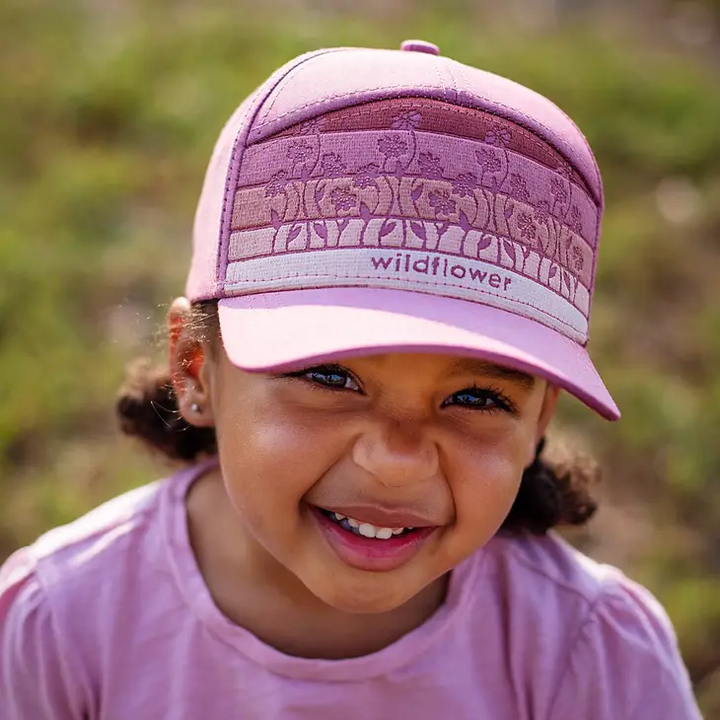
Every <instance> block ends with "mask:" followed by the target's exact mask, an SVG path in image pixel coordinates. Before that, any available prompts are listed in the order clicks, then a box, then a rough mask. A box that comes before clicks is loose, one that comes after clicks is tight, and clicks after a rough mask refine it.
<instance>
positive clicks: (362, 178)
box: [353, 163, 380, 188]
mask: <svg viewBox="0 0 720 720" xmlns="http://www.w3.org/2000/svg"><path fill="white" fill-rule="evenodd" d="M379 173H380V166H379V165H378V164H377V163H368V164H367V165H363V166H362V167H361V168H358V169H357V171H356V173H355V179H354V180H353V185H354V186H355V187H359V188H366V187H377V186H378V184H377V178H378V175H379Z"/></svg>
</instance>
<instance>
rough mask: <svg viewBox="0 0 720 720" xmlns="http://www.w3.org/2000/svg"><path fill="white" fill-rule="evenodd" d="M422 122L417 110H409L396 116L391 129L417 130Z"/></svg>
mask: <svg viewBox="0 0 720 720" xmlns="http://www.w3.org/2000/svg"><path fill="white" fill-rule="evenodd" d="M421 120H422V115H421V114H420V113H419V112H417V110H407V111H405V112H401V113H400V114H399V115H396V116H395V117H394V118H393V119H392V123H391V124H390V127H391V128H392V129H393V130H415V129H416V128H417V126H418V125H419V124H420V121H421Z"/></svg>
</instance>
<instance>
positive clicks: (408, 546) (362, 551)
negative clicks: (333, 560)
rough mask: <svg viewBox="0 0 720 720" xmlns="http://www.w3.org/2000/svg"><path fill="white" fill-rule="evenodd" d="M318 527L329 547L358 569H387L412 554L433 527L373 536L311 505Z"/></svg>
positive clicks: (402, 562) (405, 560)
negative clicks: (384, 537) (379, 537)
mask: <svg viewBox="0 0 720 720" xmlns="http://www.w3.org/2000/svg"><path fill="white" fill-rule="evenodd" d="M312 511H313V515H314V517H315V518H316V519H317V521H318V525H319V527H320V530H321V531H322V533H323V535H324V537H325V539H326V540H327V541H328V543H329V544H330V547H332V549H333V550H334V551H335V553H336V554H337V556H338V557H339V558H340V559H341V560H342V561H343V562H344V563H345V564H346V565H350V566H351V567H354V568H357V569H358V570H369V571H374V572H387V571H388V570H395V569H396V568H398V567H400V566H401V565H404V564H405V563H406V562H408V561H409V560H410V559H411V558H412V557H414V556H415V555H416V554H417V553H418V552H419V551H420V549H421V548H422V546H423V545H424V544H425V542H426V541H427V540H428V538H429V537H430V536H431V535H432V534H433V533H434V532H435V530H436V529H437V528H434V527H426V528H418V529H417V530H413V531H412V532H410V533H407V534H405V535H395V536H393V537H391V538H389V539H388V540H376V539H374V538H366V537H364V536H362V535H356V534H355V533H352V532H349V531H348V530H345V529H344V528H342V527H341V526H340V525H338V524H337V523H335V522H333V521H332V520H330V518H329V517H327V515H325V514H323V513H322V512H321V511H320V510H318V509H317V508H314V507H313V508H312Z"/></svg>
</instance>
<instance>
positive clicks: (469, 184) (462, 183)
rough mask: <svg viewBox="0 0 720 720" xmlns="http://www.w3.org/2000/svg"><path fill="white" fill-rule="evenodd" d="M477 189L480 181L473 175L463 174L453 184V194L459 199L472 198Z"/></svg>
mask: <svg viewBox="0 0 720 720" xmlns="http://www.w3.org/2000/svg"><path fill="white" fill-rule="evenodd" d="M477 187H478V180H477V178H476V177H475V175H473V173H462V174H460V175H458V176H457V178H456V179H455V180H453V182H452V191H453V194H454V195H457V196H459V197H468V196H472V194H473V191H474V190H475V188H477Z"/></svg>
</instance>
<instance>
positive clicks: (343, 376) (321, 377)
mask: <svg viewBox="0 0 720 720" xmlns="http://www.w3.org/2000/svg"><path fill="white" fill-rule="evenodd" d="M288 376H289V377H297V378H303V379H305V380H309V381H310V382H312V383H315V384H316V385H320V386H322V387H326V388H330V389H333V390H354V391H356V392H360V386H359V384H358V383H357V381H356V380H355V378H354V377H353V376H352V375H351V374H350V372H349V371H348V370H345V369H344V368H342V367H339V366H336V365H320V366H318V367H312V368H306V369H304V370H299V371H298V372H293V373H289V374H288Z"/></svg>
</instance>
